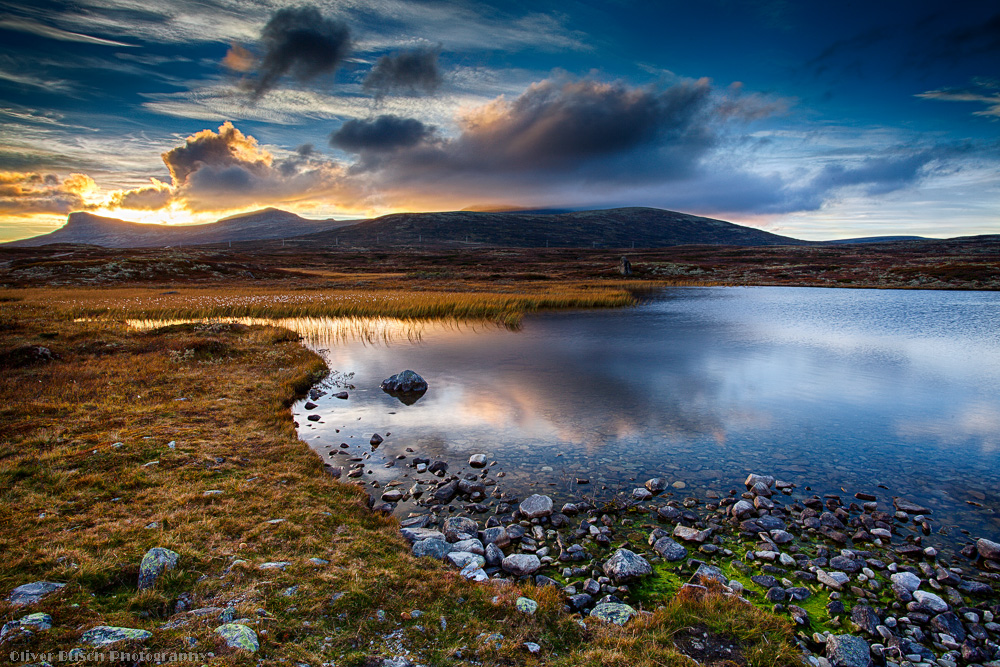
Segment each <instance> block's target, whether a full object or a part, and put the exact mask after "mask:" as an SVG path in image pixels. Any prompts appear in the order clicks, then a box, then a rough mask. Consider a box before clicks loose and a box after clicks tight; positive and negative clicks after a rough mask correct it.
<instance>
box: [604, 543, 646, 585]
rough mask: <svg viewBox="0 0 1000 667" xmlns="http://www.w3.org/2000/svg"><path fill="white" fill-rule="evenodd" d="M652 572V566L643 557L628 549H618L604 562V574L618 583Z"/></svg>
mask: <svg viewBox="0 0 1000 667" xmlns="http://www.w3.org/2000/svg"><path fill="white" fill-rule="evenodd" d="M652 573H653V566H652V565H650V564H649V561H647V560H646V559H645V558H643V557H642V556H640V555H639V554H637V553H634V552H632V551H629V550H628V549H619V550H618V551H616V552H615V553H614V554H613V555H612V556H611V558H609V559H608V560H607V561H606V562H605V563H604V574H606V575H608V576H609V577H611V579H612V581H614V582H615V583H616V584H620V583H623V582H626V581H631V580H633V579H638V578H640V577H645V576H648V575H650V574H652Z"/></svg>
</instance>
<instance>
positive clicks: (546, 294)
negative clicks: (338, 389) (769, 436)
mask: <svg viewBox="0 0 1000 667" xmlns="http://www.w3.org/2000/svg"><path fill="white" fill-rule="evenodd" d="M631 287H634V286H632V285H630V284H629V283H624V282H623V283H618V284H614V285H610V286H608V285H601V284H599V283H598V284H589V283H572V284H560V285H556V286H540V287H538V288H537V289H534V290H532V291H525V292H499V291H468V292H465V291H404V290H391V289H310V290H300V291H296V290H281V289H274V288H265V289H256V288H239V287H220V288H184V289H180V290H169V291H167V292H161V291H157V290H149V289H135V288H130V289H100V290H95V289H86V288H85V289H45V288H42V289H28V290H23V291H19V293H20V294H21V295H22V296H23V297H24V299H25V301H26V302H27V303H33V302H34V303H37V302H44V303H45V304H46V305H48V306H50V307H53V308H54V309H55V310H56V312H58V313H59V315H60V316H61V317H63V318H69V319H77V318H102V319H105V318H106V319H114V320H125V319H129V320H137V319H158V320H207V319H219V318H300V317H393V318H398V319H443V318H444V319H456V320H491V321H495V322H499V323H502V324H505V325H508V326H516V325H517V324H518V322H520V320H521V317H522V316H523V315H524V314H525V313H528V312H533V311H538V310H563V309H575V308H620V307H624V306H630V305H632V304H634V303H635V301H636V300H635V297H634V296H633V294H632V293H631V292H630V291H629V289H630V288H631Z"/></svg>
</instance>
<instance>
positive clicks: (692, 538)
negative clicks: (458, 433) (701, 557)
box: [674, 524, 712, 544]
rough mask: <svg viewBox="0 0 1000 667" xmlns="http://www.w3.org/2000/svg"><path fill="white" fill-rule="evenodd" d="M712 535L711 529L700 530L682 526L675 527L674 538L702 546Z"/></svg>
mask: <svg viewBox="0 0 1000 667" xmlns="http://www.w3.org/2000/svg"><path fill="white" fill-rule="evenodd" d="M711 534H712V529H711V528H706V529H705V530H698V529H697V528H690V527H688V526H683V525H681V524H677V525H676V526H674V537H676V538H678V539H681V540H684V541H685V542H697V543H699V544H700V543H702V542H704V541H705V540H707V539H708V538H709V536H710V535H711Z"/></svg>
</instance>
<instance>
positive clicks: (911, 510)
mask: <svg viewBox="0 0 1000 667" xmlns="http://www.w3.org/2000/svg"><path fill="white" fill-rule="evenodd" d="M892 504H893V505H895V506H896V509H897V510H899V511H900V512H906V513H907V514H930V513H931V510H930V509H929V508H927V507H924V506H923V505H918V504H916V503H911V502H910V501H909V500H906V499H904V498H899V497H893V499H892Z"/></svg>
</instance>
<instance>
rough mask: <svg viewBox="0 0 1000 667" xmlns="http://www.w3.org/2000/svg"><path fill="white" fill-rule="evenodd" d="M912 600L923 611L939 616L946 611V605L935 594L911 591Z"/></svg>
mask: <svg viewBox="0 0 1000 667" xmlns="http://www.w3.org/2000/svg"><path fill="white" fill-rule="evenodd" d="M913 599H914V600H916V601H917V604H919V605H920V606H921V607H923V608H924V609H927V610H929V611H932V612H934V613H935V614H941V613H944V612H946V611H948V603H947V602H945V601H944V600H942V599H941V597H940V596H938V595H936V594H935V593H929V592H927V591H913Z"/></svg>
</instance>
